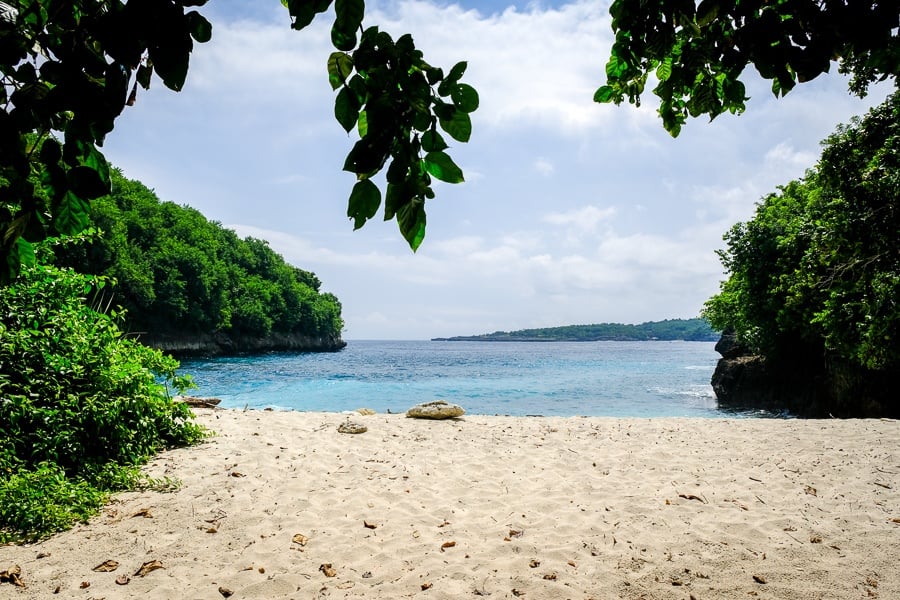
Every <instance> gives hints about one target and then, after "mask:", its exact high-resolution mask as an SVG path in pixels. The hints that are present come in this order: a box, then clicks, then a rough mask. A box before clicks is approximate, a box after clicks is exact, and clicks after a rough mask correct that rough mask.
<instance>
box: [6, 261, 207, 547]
mask: <svg viewBox="0 0 900 600" xmlns="http://www.w3.org/2000/svg"><path fill="white" fill-rule="evenodd" d="M105 285H106V280H104V279H103V278H99V277H93V276H87V275H81V274H78V273H75V272H74V271H72V270H70V269H59V268H57V267H50V266H31V267H23V269H22V271H21V274H20V276H19V278H18V279H17V280H16V281H15V282H14V284H12V285H9V286H4V287H2V288H0V365H2V369H0V429H2V431H3V432H4V435H3V438H2V439H0V542H2V541H8V540H10V539H31V538H35V537H40V536H43V535H46V534H48V533H51V532H53V531H57V530H59V529H61V528H65V527H66V526H69V525H71V523H72V522H73V521H75V520H80V519H83V518H84V517H85V516H87V515H88V514H90V513H91V512H92V511H95V510H96V508H97V507H98V506H99V505H100V503H102V501H103V500H104V499H105V497H106V494H107V492H109V491H112V490H115V489H121V488H123V487H131V486H133V485H134V484H135V483H136V482H137V481H138V480H139V475H138V474H137V471H136V470H135V469H134V467H135V466H136V465H140V464H142V463H143V462H145V461H146V460H147V459H148V458H149V457H150V456H151V455H152V454H153V453H155V452H157V451H159V450H161V449H163V448H166V447H171V446H180V445H186V444H191V443H195V442H196V441H198V440H199V439H201V438H202V437H203V435H204V433H203V430H202V428H200V427H199V426H198V425H196V424H194V423H193V422H192V418H193V416H192V414H191V412H190V410H189V408H188V407H187V406H186V405H185V404H178V403H174V402H173V401H172V398H171V397H170V395H169V392H170V389H169V388H170V386H171V388H172V391H177V392H180V391H183V390H184V389H186V388H187V387H188V386H189V385H190V381H189V380H188V379H185V378H183V377H177V376H176V375H175V369H176V368H177V366H178V363H177V362H176V361H175V360H174V359H172V358H170V357H167V356H164V355H163V354H161V353H160V352H158V351H155V350H151V349H149V348H146V347H144V346H142V345H140V344H138V343H137V342H135V341H133V340H130V339H126V338H124V337H123V336H122V333H121V331H120V330H119V328H118V326H117V322H118V320H119V316H118V315H116V314H115V313H110V314H105V313H103V312H98V311H97V310H96V309H95V308H92V307H91V306H90V305H89V304H88V298H89V297H93V298H94V301H95V302H96V301H97V298H99V296H98V295H97V294H98V293H100V292H102V290H104V288H105Z"/></svg>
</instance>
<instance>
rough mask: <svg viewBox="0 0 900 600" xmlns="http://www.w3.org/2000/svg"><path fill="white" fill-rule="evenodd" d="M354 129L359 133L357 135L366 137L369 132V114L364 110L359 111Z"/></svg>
mask: <svg viewBox="0 0 900 600" xmlns="http://www.w3.org/2000/svg"><path fill="white" fill-rule="evenodd" d="M356 131H357V133H359V137H361V138H363V137H366V135H368V133H369V116H368V113H366V111H364V110H361V111H359V118H358V119H357V121H356Z"/></svg>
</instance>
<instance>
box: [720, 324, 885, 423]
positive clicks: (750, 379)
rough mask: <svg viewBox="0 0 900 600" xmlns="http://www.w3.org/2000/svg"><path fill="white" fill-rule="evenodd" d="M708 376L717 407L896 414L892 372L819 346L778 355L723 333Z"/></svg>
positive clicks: (815, 413)
mask: <svg viewBox="0 0 900 600" xmlns="http://www.w3.org/2000/svg"><path fill="white" fill-rule="evenodd" d="M716 350H717V351H718V352H719V354H721V355H722V358H721V359H719V362H718V364H717V365H716V370H715V372H714V373H713V376H712V381H711V383H712V387H713V391H714V392H715V394H716V398H717V399H718V404H719V408H721V409H725V410H766V411H770V412H773V413H776V414H790V415H794V416H799V417H814V418H828V417H839V418H848V417H857V418H859V417H892V418H897V417H900V398H898V397H897V396H896V394H891V393H890V390H893V389H894V388H895V387H896V386H895V384H896V382H895V381H894V380H895V379H896V376H895V375H892V374H889V373H887V372H884V371H872V370H868V369H863V368H862V367H859V366H856V365H852V364H850V363H849V362H847V361H844V360H840V359H837V358H834V357H829V356H828V355H827V353H826V352H824V350H823V349H821V348H817V349H810V348H806V349H804V348H797V349H795V350H794V351H792V352H790V353H788V352H785V353H784V354H783V357H782V358H781V359H779V360H774V359H767V358H765V357H762V356H755V355H752V354H749V353H747V351H746V349H745V348H742V347H740V346H739V345H738V344H736V343H735V341H734V338H733V336H731V337H730V339H729V334H728V333H724V334H723V335H722V340H720V341H719V343H718V344H716Z"/></svg>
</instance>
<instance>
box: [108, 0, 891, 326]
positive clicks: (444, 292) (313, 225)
mask: <svg viewBox="0 0 900 600" xmlns="http://www.w3.org/2000/svg"><path fill="white" fill-rule="evenodd" d="M201 12H203V14H205V15H207V16H208V18H209V20H210V21H211V22H212V24H213V39H212V41H211V42H209V43H208V44H203V45H197V47H196V48H195V50H194V53H193V55H192V58H191V70H190V73H189V75H188V82H187V84H186V86H185V89H184V90H183V91H182V92H181V93H174V92H171V91H169V90H167V89H165V88H164V87H163V86H162V85H161V83H160V82H159V81H158V80H157V81H155V82H154V86H153V88H152V89H151V90H150V91H149V92H143V93H141V94H139V96H138V101H137V104H136V105H135V106H134V107H131V108H129V109H127V110H126V112H125V113H124V114H123V116H122V117H121V118H120V120H119V121H118V122H117V126H116V130H115V131H114V132H113V133H112V134H111V135H110V137H109V138H108V140H107V143H106V146H105V152H106V155H107V157H108V158H109V159H110V160H111V161H112V162H113V163H114V164H115V165H116V166H119V167H121V168H122V169H123V170H124V171H125V174H126V175H127V176H128V177H131V178H134V179H139V180H141V181H143V182H144V183H146V184H147V185H148V186H150V187H151V188H154V189H155V190H156V192H157V193H158V195H159V196H160V197H161V198H162V199H163V200H170V201H173V202H176V203H178V204H187V205H190V206H192V207H194V208H197V209H198V210H200V211H201V212H203V213H204V214H205V215H206V216H207V217H208V218H210V219H213V220H216V221H219V222H221V223H222V224H223V225H225V226H227V227H230V228H232V229H235V230H236V231H237V232H238V234H239V235H242V236H246V235H252V236H254V237H258V238H262V239H266V240H268V241H269V242H270V244H271V246H272V247H273V248H274V249H275V250H276V251H278V252H280V253H282V254H283V255H284V256H285V258H286V259H287V260H288V261H289V262H291V263H293V264H296V265H297V266H299V267H302V268H304V269H308V270H312V271H314V272H315V273H316V274H317V275H318V276H319V277H320V279H321V280H322V281H323V287H324V288H325V289H327V290H328V291H331V292H333V293H335V294H336V295H337V296H338V297H339V298H340V299H341V301H342V302H343V306H344V318H345V321H346V323H347V327H346V330H345V332H344V337H345V338H346V339H427V338H430V337H436V336H448V335H464V334H474V333H483V332H490V331H495V330H513V329H521V328H528V327H547V326H555V325H567V324H577V323H598V322H610V321H613V322H626V323H639V322H643V321H649V320H660V319H665V318H675V317H684V318H686V317H692V316H696V315H697V314H698V313H699V311H700V308H701V307H702V304H703V302H704V301H705V300H706V299H707V298H708V297H709V296H710V295H711V294H713V293H715V292H716V291H717V289H718V282H719V281H720V280H721V279H722V268H721V266H720V264H719V262H718V259H717V257H716V255H715V250H716V249H717V248H720V247H721V246H722V241H721V238H722V234H723V233H724V232H725V231H727V229H728V228H729V227H730V226H731V225H732V224H733V223H735V222H736V221H739V220H745V219H747V218H749V217H750V216H751V215H752V213H753V209H754V204H755V203H756V202H757V201H758V200H759V199H760V198H761V197H763V196H764V195H766V194H767V193H769V192H771V191H774V190H775V189H776V186H778V185H780V184H784V183H786V182H788V181H789V180H791V179H794V178H797V177H800V176H802V175H803V173H804V171H805V170H806V169H807V168H809V167H810V166H812V165H813V164H814V163H815V161H816V158H817V157H818V154H819V148H820V147H819V142H820V141H821V140H822V139H824V138H825V137H826V136H827V135H829V134H830V133H831V132H832V131H833V130H834V127H835V126H836V125H837V124H838V123H841V122H846V121H848V120H849V118H850V117H851V116H853V115H857V114H861V113H863V112H864V111H865V110H866V109H867V108H868V107H870V106H872V105H873V104H875V103H877V102H879V101H881V100H882V99H883V98H884V97H885V96H886V94H887V93H888V88H887V87H884V88H877V89H874V90H873V91H872V92H871V93H870V95H869V97H868V98H866V99H865V100H859V99H857V98H855V97H853V96H850V95H849V94H848V93H847V92H846V83H845V81H844V80H843V79H842V78H841V77H840V76H838V75H836V74H832V75H826V76H823V77H820V78H819V79H817V80H815V81H813V82H812V83H810V84H805V85H801V86H799V87H798V88H796V89H795V90H794V91H792V92H791V93H790V94H788V96H787V97H786V98H783V99H779V100H775V99H774V98H773V96H772V94H771V92H770V91H769V89H768V85H767V83H766V82H763V81H761V80H759V79H758V78H756V77H755V76H753V75H752V74H751V73H749V71H748V73H747V77H746V83H747V84H748V93H749V95H750V96H751V100H750V102H749V103H748V110H747V112H746V113H745V114H744V115H742V116H740V117H735V116H731V115H723V116H721V117H719V118H717V119H716V120H715V121H713V122H711V123H710V122H708V120H707V119H697V120H694V121H692V122H690V123H689V124H688V125H687V126H686V128H685V129H684V130H683V132H682V134H681V135H680V136H679V137H678V138H677V139H672V138H671V137H670V136H669V135H668V134H667V133H666V132H665V131H664V130H663V129H662V126H661V124H660V121H659V119H658V117H657V116H656V114H655V106H656V103H655V101H654V100H655V98H654V97H653V96H652V95H649V94H648V95H647V96H646V97H645V98H644V103H643V105H642V107H641V108H639V109H637V108H635V107H633V106H630V105H629V106H624V105H623V106H620V107H615V106H606V105H602V106H601V105H597V104H595V103H593V102H592V101H591V97H592V95H593V91H594V90H595V89H596V88H597V87H598V86H599V85H602V84H603V83H604V82H605V79H604V77H603V73H604V66H605V63H606V59H607V57H608V53H609V46H610V44H611V41H612V32H611V29H610V24H609V22H610V19H609V15H608V3H607V2H588V1H580V2H571V3H561V2H555V3H550V2H541V3H516V4H513V3H509V2H466V3H462V4H459V3H450V2H446V1H441V2H426V1H399V2H398V1H393V2H368V3H367V19H366V23H367V24H378V25H379V26H380V27H382V28H383V29H385V30H387V31H389V32H392V33H393V34H394V35H395V36H399V35H401V34H403V33H406V32H409V33H412V35H413V37H414V38H415V40H416V43H417V45H418V46H419V48H421V49H422V50H423V51H424V53H425V57H426V60H428V61H429V62H430V63H431V64H434V65H439V66H444V67H445V68H449V67H450V66H452V65H453V64H454V63H455V62H457V61H458V60H467V61H468V63H469V68H468V71H467V74H466V77H465V81H467V82H469V83H471V84H472V85H474V86H475V87H476V88H477V89H478V91H479V93H480V96H481V107H480V108H479V110H478V111H477V112H476V113H474V114H473V123H474V131H473V135H472V139H471V141H470V142H469V143H468V144H454V145H453V147H451V149H450V153H451V155H452V156H453V157H454V159H455V160H456V162H457V163H458V164H459V165H460V166H461V167H462V168H463V170H464V171H465V175H466V180H467V181H466V183H464V184H461V185H457V186H451V185H445V184H440V183H439V184H438V186H437V198H436V199H434V200H432V201H429V203H428V204H427V205H426V209H427V212H428V231H427V234H426V238H425V241H424V243H423V244H422V247H421V248H420V249H419V251H418V252H417V253H416V254H413V253H412V252H411V251H410V250H409V248H408V247H407V245H406V243H405V241H404V240H403V238H402V237H401V236H400V234H399V231H398V230H397V226H396V223H395V222H393V221H391V222H388V223H385V222H382V221H381V220H380V219H377V220H375V221H373V222H370V223H369V224H367V225H366V226H365V227H364V228H363V229H362V230H360V231H357V232H353V231H352V222H351V221H349V220H348V219H347V217H346V199H347V196H348V194H349V191H350V189H351V187H352V185H353V183H354V179H353V176H352V175H350V174H349V173H344V172H342V171H341V165H342V164H343V160H344V157H345V155H346V153H347V151H349V149H350V148H351V147H352V145H353V142H354V141H355V139H354V138H353V137H352V136H348V135H347V134H346V133H344V131H343V129H341V127H340V126H339V125H338V124H337V122H335V121H334V118H333V116H332V107H333V101H334V97H333V93H332V91H331V88H330V86H329V84H328V80H327V75H326V71H325V61H326V59H327V57H328V54H329V53H330V52H331V50H332V49H331V48H330V44H329V33H328V32H329V28H330V22H329V19H328V18H327V17H326V18H322V17H320V18H319V20H318V21H317V22H315V23H314V24H313V25H312V26H311V27H310V28H309V29H308V30H304V31H302V32H294V31H291V30H290V29H289V19H288V17H287V11H286V10H285V9H284V8H282V7H281V5H280V3H279V2H277V1H276V0H270V1H269V2H265V3H264V2H238V1H237V0H213V1H212V2H210V3H209V4H208V5H207V6H206V7H203V8H202V9H201ZM649 87H652V86H649Z"/></svg>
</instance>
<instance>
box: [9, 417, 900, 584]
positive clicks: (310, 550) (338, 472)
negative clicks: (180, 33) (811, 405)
mask: <svg viewBox="0 0 900 600" xmlns="http://www.w3.org/2000/svg"><path fill="white" fill-rule="evenodd" d="M196 412H197V414H198V421H199V422H200V423H203V424H204V425H206V426H207V427H209V428H210V429H212V430H214V431H216V432H217V435H216V436H215V437H212V438H211V439H210V440H209V441H208V442H206V443H204V444H202V445H200V446H197V447H193V448H183V449H177V450H173V451H169V452H165V453H163V454H161V455H160V456H159V457H157V458H156V459H155V460H153V461H152V462H151V463H150V465H148V467H147V472H148V473H149V474H151V476H153V477H158V478H161V477H170V478H175V479H178V480H180V481H181V486H180V488H179V489H177V490H176V491H174V492H171V493H160V492H154V491H143V492H129V493H125V494H120V495H117V496H116V498H115V499H114V501H113V503H111V504H110V505H109V506H107V507H106V508H105V509H104V510H103V511H102V512H101V514H100V515H98V516H97V517H95V518H94V519H92V520H91V522H90V523H88V524H85V525H80V526H78V527H76V528H75V529H73V530H72V531H69V532H65V533H62V534H59V535H56V536H54V537H53V538H51V539H49V540H46V541H44V542H41V543H38V544H33V545H26V546H19V547H15V546H7V547H0V571H3V570H5V569H8V568H10V567H11V566H12V565H18V566H20V568H21V570H22V579H23V581H24V582H25V584H26V585H27V586H28V587H27V588H25V589H21V588H14V587H13V586H12V585H11V584H8V583H3V584H0V593H2V595H3V597H17V598H59V597H71V598H82V597H83V598H85V599H87V598H89V597H94V598H99V597H107V598H131V597H135V598H136V597H141V598H150V599H164V598H181V597H186V598H221V597H224V596H225V592H228V591H231V592H233V594H234V596H233V597H234V598H259V599H263V598H384V599H387V598H412V597H421V598H429V599H435V598H460V597H473V596H476V597H479V596H485V595H488V594H490V596H491V597H492V598H522V597H524V598H525V599H526V600H527V599H529V598H531V599H539V598H579V599H588V598H594V599H597V600H599V599H601V598H603V599H605V598H628V599H637V598H646V599H651V600H655V599H669V598H672V599H676V598H677V599H684V600H687V599H688V598H690V597H693V598H695V599H696V600H703V599H707V598H749V597H753V598H823V599H824V598H834V599H844V598H870V597H880V598H896V597H900V573H898V572H897V570H896V555H897V552H898V551H900V441H898V440H900V436H898V433H900V423H898V422H897V421H893V420H848V421H840V420H822V421H816V420H809V421H806V420H770V419H759V420H755V419H735V420H730V419H712V420H711V419H680V418H660V419H637V418H630V419H618V418H602V417H540V418H529V417H501V416H481V415H473V416H469V415H467V416H464V417H462V418H461V419H457V420H452V421H423V420H418V419H407V418H405V417H404V416H402V415H388V414H378V415H372V416H365V417H363V416H352V417H348V416H347V415H343V414H335V413H301V412H269V411H246V412H245V411H239V410H210V409H198V410H197V411H196ZM348 418H350V419H352V420H353V421H356V422H359V423H362V424H364V425H366V426H367V427H368V431H367V432H366V433H363V434H358V435H350V434H340V433H338V432H337V426H338V425H339V424H340V423H342V422H343V421H346V420H347V419H348ZM298 534H299V536H300V537H298ZM42 555H43V556H42ZM38 556H42V557H41V558H38ZM107 560H114V561H116V562H118V563H119V567H118V568H117V569H116V570H115V571H111V572H95V571H93V570H92V569H93V568H94V567H96V566H98V565H100V564H101V563H103V562H104V561H107ZM151 561H158V564H159V565H161V568H157V569H155V570H152V571H150V572H148V573H147V574H146V575H145V576H143V577H142V576H138V575H136V572H137V570H138V569H139V568H140V567H141V565H143V564H145V563H150V562H151ZM324 565H330V567H327V568H326V567H324ZM329 574H333V576H329ZM123 576H127V577H128V582H127V584H125V585H122V584H121V583H120V584H117V583H116V579H117V578H120V577H123ZM123 581H124V580H123ZM84 583H88V584H89V585H88V586H86V587H82V586H83V585H84ZM220 588H221V590H220ZM57 589H58V590H59V594H63V596H60V595H58V594H55V593H54V592H56V591H57ZM222 590H224V591H222Z"/></svg>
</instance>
